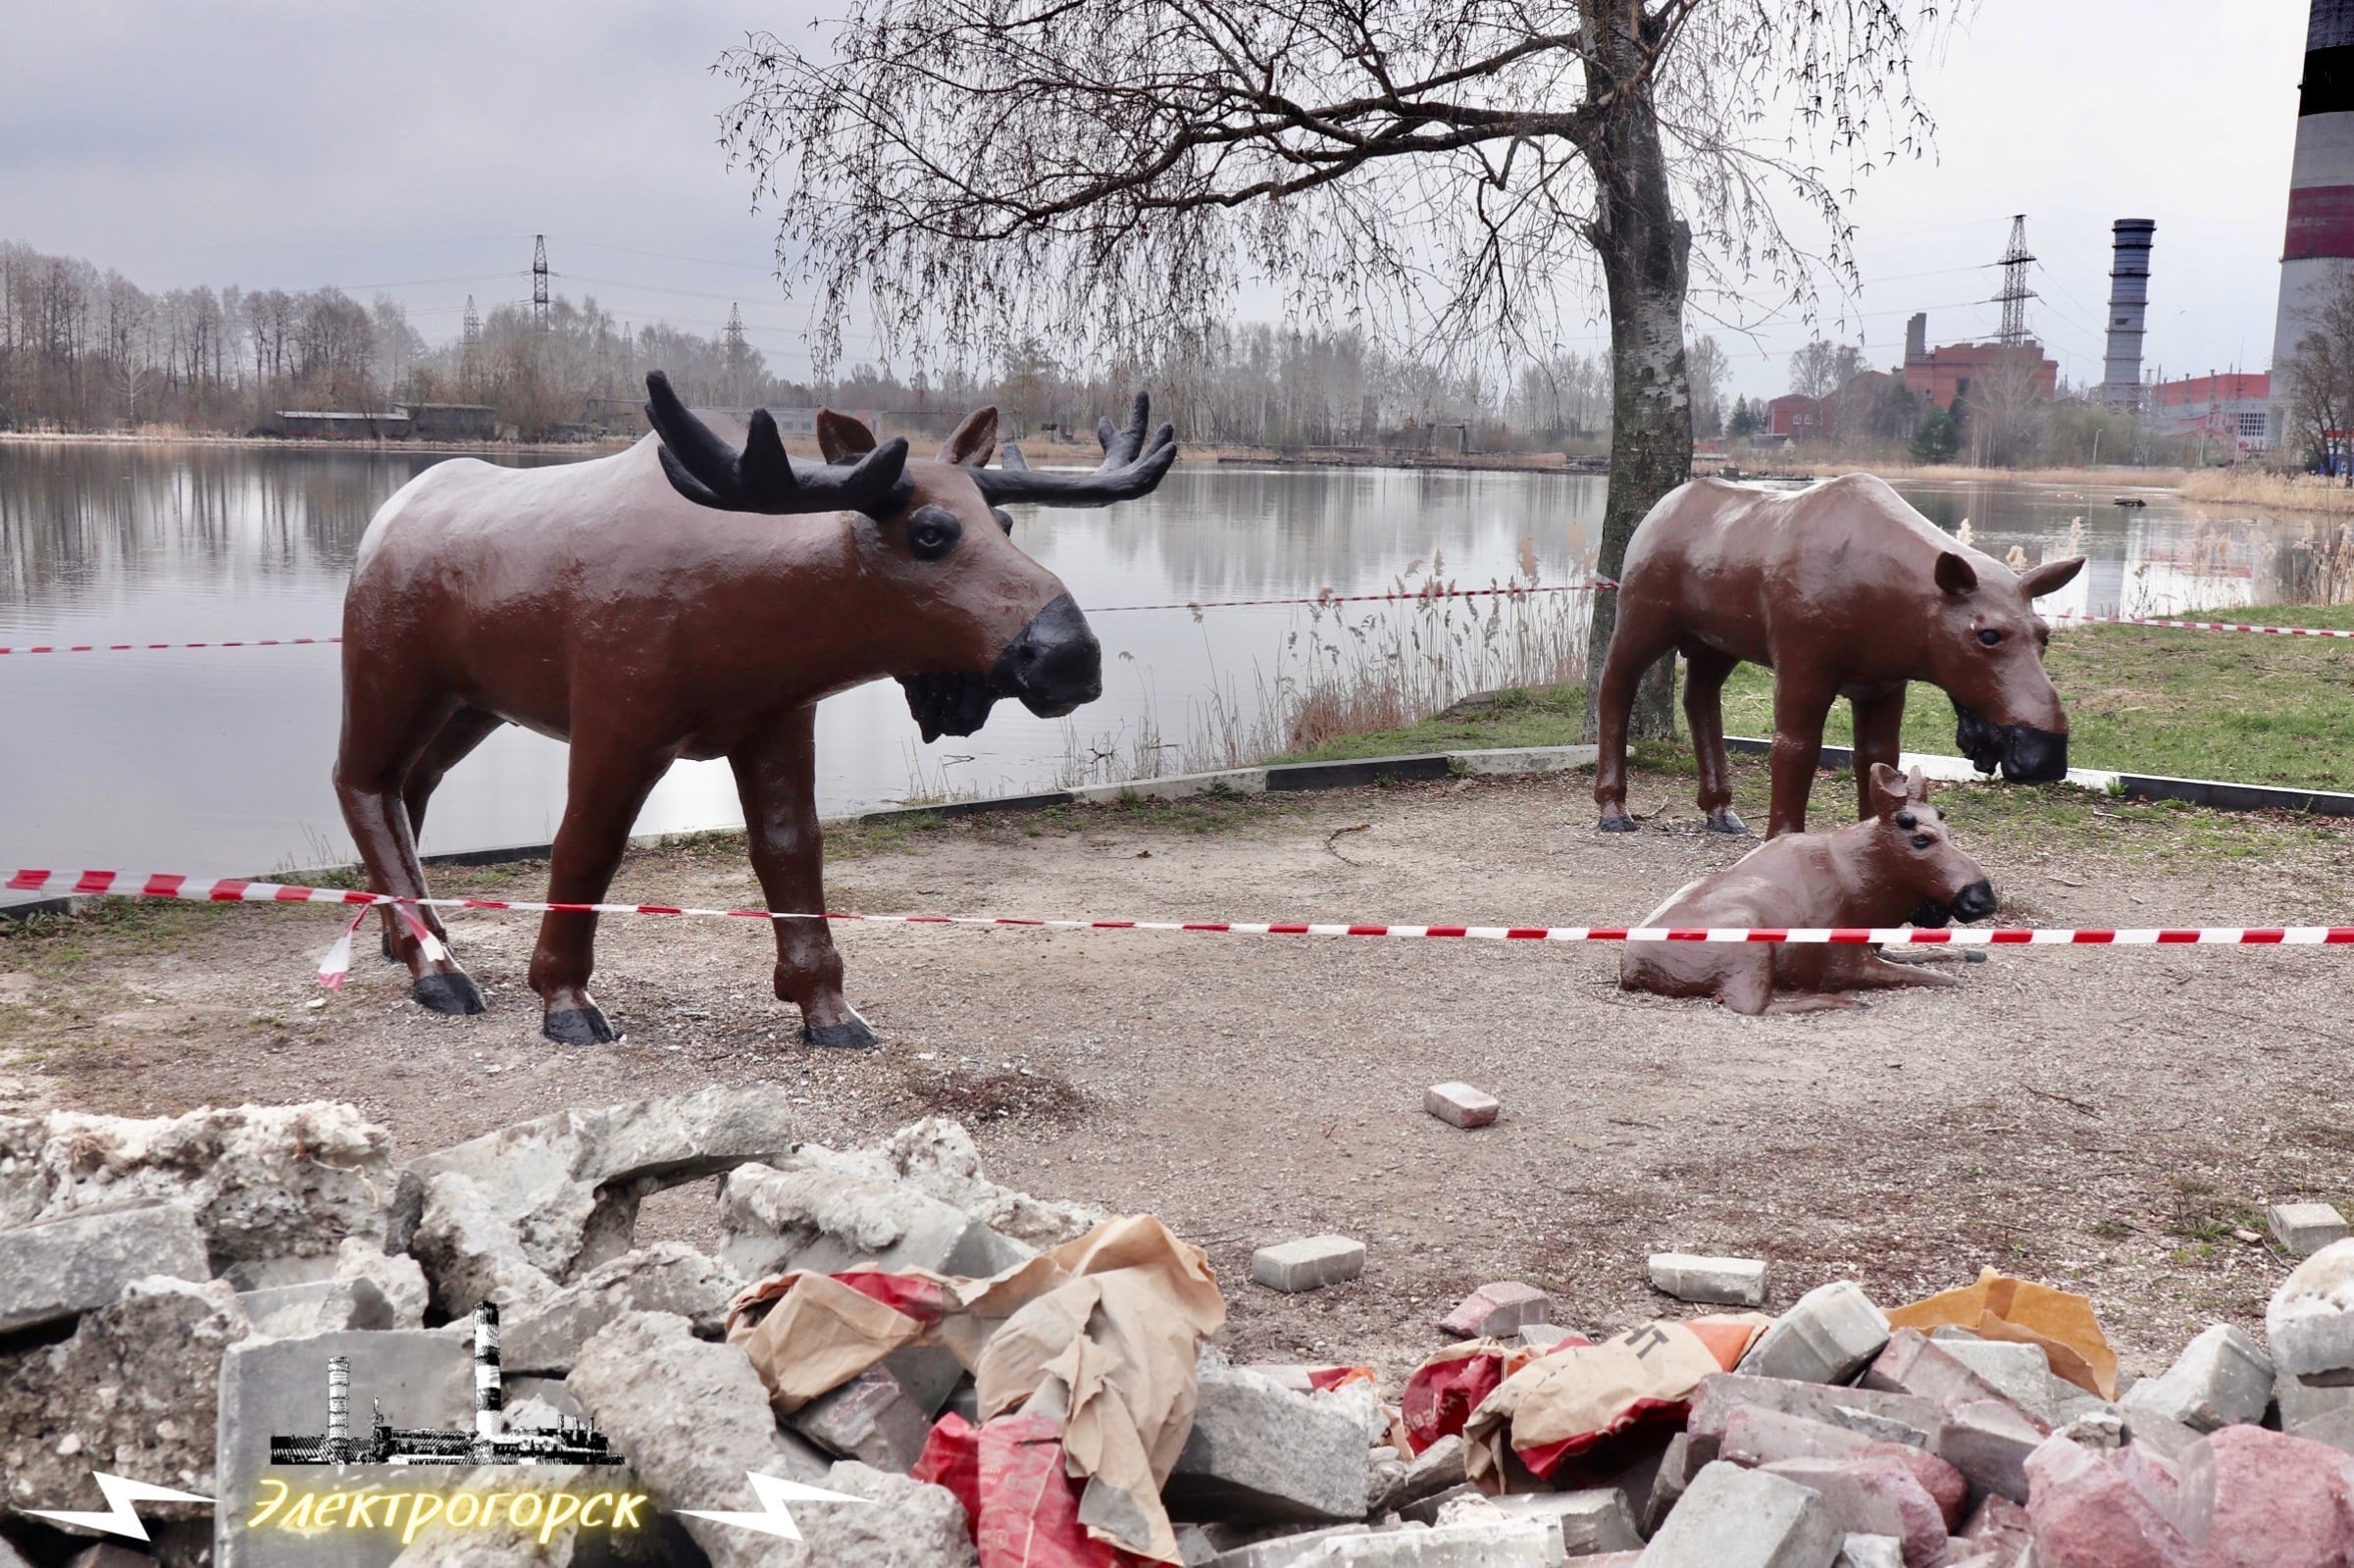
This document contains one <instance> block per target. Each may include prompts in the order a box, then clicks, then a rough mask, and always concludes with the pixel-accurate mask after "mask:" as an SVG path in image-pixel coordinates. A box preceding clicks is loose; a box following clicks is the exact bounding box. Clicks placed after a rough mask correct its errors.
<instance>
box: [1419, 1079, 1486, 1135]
mask: <svg viewBox="0 0 2354 1568" xmlns="http://www.w3.org/2000/svg"><path fill="white" fill-rule="evenodd" d="M1422 1109H1423V1110H1424V1111H1426V1112H1428V1113H1429V1114H1430V1115H1432V1116H1435V1117H1437V1118H1438V1119H1439V1120H1440V1121H1442V1122H1445V1123H1446V1124H1447V1125H1448V1126H1450V1127H1459V1128H1463V1129H1464V1130H1466V1131H1468V1130H1469V1129H1471V1128H1474V1127H1486V1126H1488V1125H1489V1124H1490V1123H1492V1122H1494V1121H1495V1120H1496V1116H1497V1113H1498V1112H1500V1111H1502V1110H1503V1109H1504V1105H1503V1103H1502V1102H1501V1101H1500V1100H1498V1099H1497V1098H1496V1096H1495V1095H1493V1094H1489V1093H1486V1092H1484V1091H1482V1090H1480V1089H1476V1088H1473V1087H1471V1086H1470V1085H1468V1084H1433V1085H1431V1086H1430V1087H1428V1088H1426V1089H1424V1090H1423V1091H1422Z"/></svg>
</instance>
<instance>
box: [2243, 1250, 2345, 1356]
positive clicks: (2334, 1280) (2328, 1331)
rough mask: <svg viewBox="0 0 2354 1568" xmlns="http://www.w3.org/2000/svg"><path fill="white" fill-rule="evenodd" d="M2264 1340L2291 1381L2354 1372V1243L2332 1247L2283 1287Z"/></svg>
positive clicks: (2299, 1269) (2266, 1322)
mask: <svg viewBox="0 0 2354 1568" xmlns="http://www.w3.org/2000/svg"><path fill="white" fill-rule="evenodd" d="M2264 1337H2265V1340H2266V1341H2267V1342H2268V1343H2269V1344H2270V1345H2271V1346H2272V1351H2273V1362H2274V1365H2275V1366H2277V1368H2278V1369H2279V1370H2280V1371H2282V1372H2284V1373H2286V1374H2288V1375H2289V1376H2290V1377H2292V1378H2310V1377H2312V1376H2314V1375H2315V1374H2316V1373H2322V1372H2341V1371H2346V1370H2349V1369H2354V1239H2348V1240H2344V1241H2332V1242H2330V1243H2329V1244H2328V1246H2326V1247H2324V1248H2322V1249H2321V1250H2320V1251H2319V1252H2316V1253H2315V1254H2314V1255H2313V1256H2311V1257H2309V1258H2307V1259H2306V1260H2305V1261H2304V1262H2302V1263H2300V1264H2298V1265H2297V1266H2296V1269H2295V1270H2294V1271H2293V1272H2292V1273H2291V1274H2290V1275H2289V1277H2288V1278H2287V1279H2285V1280H2283V1281H2281V1282H2280V1287H2279V1289H2278V1290H2275V1291H2274V1292H2273V1299H2272V1304H2271V1305H2270V1306H2269V1307H2267V1308H2266V1310H2265V1314H2264Z"/></svg>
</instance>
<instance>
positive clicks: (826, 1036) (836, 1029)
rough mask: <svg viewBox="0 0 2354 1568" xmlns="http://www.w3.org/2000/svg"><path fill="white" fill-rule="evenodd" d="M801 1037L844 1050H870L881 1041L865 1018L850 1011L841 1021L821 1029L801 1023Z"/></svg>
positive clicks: (815, 1043)
mask: <svg viewBox="0 0 2354 1568" xmlns="http://www.w3.org/2000/svg"><path fill="white" fill-rule="evenodd" d="M801 1038H803V1039H805V1040H807V1041H808V1042H809V1043H810V1044H812V1045H825V1046H830V1047H832V1048H834V1049H836V1050H845V1051H871V1050H873V1049H874V1048H875V1047H876V1046H878V1045H880V1044H882V1043H883V1041H882V1040H881V1039H880V1038H878V1037H876V1035H875V1032H874V1030H872V1029H871V1028H869V1027H868V1026H867V1022H866V1020H865V1019H863V1018H860V1017H859V1016H858V1015H857V1014H856V1013H852V1014H851V1015H850V1016H849V1017H848V1018H847V1019H845V1020H844V1021H843V1022H842V1023H839V1024H828V1025H826V1026H825V1027H824V1028H823V1029H811V1028H810V1027H809V1026H808V1025H806V1024H803V1025H802V1026H801Z"/></svg>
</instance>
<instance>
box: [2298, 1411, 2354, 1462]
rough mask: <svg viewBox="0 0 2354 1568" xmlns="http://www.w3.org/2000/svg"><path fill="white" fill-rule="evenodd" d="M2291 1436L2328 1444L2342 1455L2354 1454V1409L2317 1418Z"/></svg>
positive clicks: (2300, 1427)
mask: <svg viewBox="0 0 2354 1568" xmlns="http://www.w3.org/2000/svg"><path fill="white" fill-rule="evenodd" d="M2289 1435H2290V1436H2291V1437H2296V1438H2303V1439H2304V1440H2305V1441H2306V1442H2323V1443H2328V1445H2329V1446H2330V1447H2332V1448H2335V1449H2336V1450H2337V1451H2338V1452H2340V1453H2354V1408H2347V1409H2342V1410H2331V1411H2329V1412H2328V1414H2326V1415H2318V1416H2315V1417H2314V1418H2313V1419H2312V1420H2310V1421H2306V1422H2303V1423H2301V1424H2300V1425H2299V1426H2298V1427H2297V1429H2296V1430H2295V1431H2294V1432H2292V1433H2291V1434H2289Z"/></svg>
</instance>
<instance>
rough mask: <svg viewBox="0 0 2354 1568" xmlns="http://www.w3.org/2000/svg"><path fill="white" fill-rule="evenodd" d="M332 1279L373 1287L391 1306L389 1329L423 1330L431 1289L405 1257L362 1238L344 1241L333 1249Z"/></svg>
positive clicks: (422, 1274) (422, 1275)
mask: <svg viewBox="0 0 2354 1568" xmlns="http://www.w3.org/2000/svg"><path fill="white" fill-rule="evenodd" d="M333 1278H334V1279H338V1280H366V1281H368V1282H369V1283H370V1284H371V1285H374V1286H375V1287H376V1288H377V1290H380V1291H381V1292H383V1294H384V1299H385V1300H386V1301H389V1302H390V1303H391V1304H392V1327H394V1328H396V1329H422V1328H424V1327H425V1309H426V1307H427V1305H428V1304H429V1303H431V1301H432V1300H433V1288H432V1287H431V1286H429V1285H427V1284H426V1282H425V1270H424V1269H422V1268H420V1267H419V1266H418V1263H417V1260H416V1259H415V1258H413V1257H410V1256H409V1255H407V1254H406V1253H401V1254H398V1255H394V1254H392V1253H388V1252H386V1251H385V1250H384V1247H383V1245H382V1244H381V1243H379V1242H377V1241H374V1240H371V1239H368V1238H366V1237H359V1236H354V1237H348V1238H346V1239H344V1241H343V1244H342V1245H341V1246H339V1247H337V1248H336V1249H335V1257H334V1273H333Z"/></svg>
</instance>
